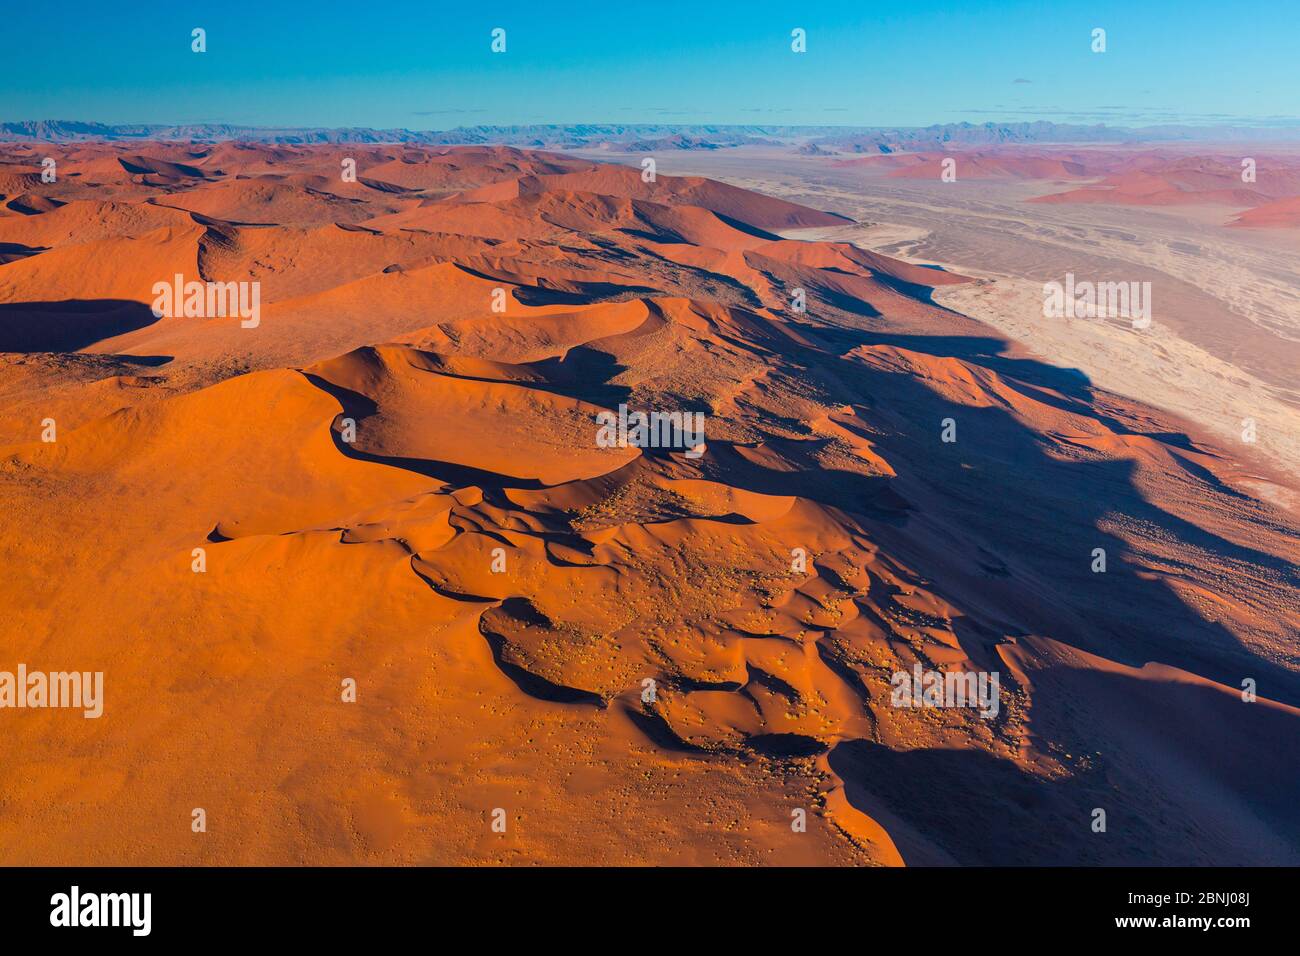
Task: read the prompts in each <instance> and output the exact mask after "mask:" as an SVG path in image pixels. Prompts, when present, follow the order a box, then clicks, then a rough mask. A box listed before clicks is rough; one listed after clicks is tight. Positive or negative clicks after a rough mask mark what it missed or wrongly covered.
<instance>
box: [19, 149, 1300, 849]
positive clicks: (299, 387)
mask: <svg viewBox="0 0 1300 956" xmlns="http://www.w3.org/2000/svg"><path fill="white" fill-rule="evenodd" d="M50 149H51V150H52V151H53V155H55V156H57V158H58V159H59V161H60V163H61V164H62V165H61V169H62V171H63V172H62V173H61V175H60V178H59V180H58V181H57V182H56V183H52V184H44V183H41V182H40V181H39V176H37V177H36V178H35V179H34V180H33V179H32V177H31V169H32V168H33V167H32V165H31V163H32V156H33V155H34V154H33V153H32V151H31V150H30V149H23V148H13V149H10V150H0V160H8V161H9V164H8V166H7V167H6V168H9V169H10V170H11V171H10V172H8V173H5V174H4V175H5V176H7V177H9V178H7V179H3V180H0V184H2V185H3V188H0V192H4V193H5V196H6V199H10V198H13V197H20V198H21V201H20V202H18V203H17V204H16V206H14V207H13V208H8V207H7V208H6V210H5V211H4V213H3V214H0V408H2V409H3V412H2V413H0V496H2V497H3V501H4V507H3V508H0V539H2V540H3V541H4V542H5V543H6V548H5V552H4V558H3V569H4V572H5V573H4V574H3V575H0V602H3V606H4V607H5V608H6V612H7V613H6V615H5V617H4V623H3V624H2V625H0V670H12V669H13V668H15V667H16V666H17V665H18V664H19V663H24V664H27V665H28V666H30V667H32V668H41V669H47V670H59V669H76V670H83V671H85V670H88V671H92V672H94V671H102V672H103V674H104V682H105V700H104V711H103V715H102V717H99V718H95V719H86V718H84V717H83V716H82V715H81V714H80V713H79V712H77V713H74V712H69V711H66V710H60V709H28V708H25V709H22V710H18V709H9V708H0V727H2V728H3V733H0V762H3V765H4V766H5V767H6V772H5V774H3V776H0V804H2V805H3V806H4V808H5V812H4V813H3V814H0V859H3V860H4V861H6V862H8V863H16V864H62V863H88V864H145V863H158V864H168V863H175V864H288V865H293V864H304V863H312V864H331V865H332V864H356V863H363V864H377V863H394V864H417V863H438V864H575V863H576V864H597V863H599V864H727V865H767V864H787V865H816V864H877V865H912V864H954V863H957V864H1059V865H1078V864H1142V865H1151V864H1156V865H1161V864H1204V863H1231V864H1261V863H1268V864H1285V865H1295V864H1296V862H1297V861H1298V860H1300V816H1297V814H1296V813H1295V810H1294V808H1293V807H1292V806H1291V805H1290V802H1289V800H1288V793H1289V791H1288V784H1289V783H1290V782H1291V781H1293V780H1294V778H1295V773H1296V770H1297V768H1296V767H1295V761H1294V759H1293V758H1292V757H1291V756H1289V755H1288V754H1286V753H1281V751H1279V749H1278V746H1277V741H1280V740H1286V739H1287V737H1288V735H1293V734H1295V733H1296V732H1297V730H1298V729H1300V667H1298V666H1297V663H1296V661H1297V658H1296V654H1295V643H1296V639H1297V637H1298V636H1300V602H1297V600H1296V594H1297V593H1300V591H1298V590H1297V584H1300V566H1298V564H1297V561H1298V559H1300V546H1298V545H1297V542H1298V541H1300V517H1298V516H1297V515H1296V514H1295V513H1294V512H1291V511H1285V510H1282V509H1281V508H1280V507H1278V506H1275V505H1272V504H1269V503H1267V502H1264V501H1261V500H1259V499H1257V498H1256V497H1255V496H1254V495H1253V494H1252V492H1251V490H1250V489H1251V488H1254V487H1257V486H1258V483H1259V482H1260V481H1263V480H1272V481H1275V482H1276V483H1278V484H1279V485H1285V484H1286V482H1287V479H1286V478H1284V477H1282V476H1277V475H1271V474H1264V473H1262V472H1261V471H1260V470H1259V467H1258V466H1257V465H1256V464H1255V463H1253V462H1245V461H1238V460H1237V459H1236V458H1235V457H1234V453H1233V452H1232V451H1230V450H1227V449H1223V448H1219V447H1216V446H1215V445H1213V444H1212V443H1210V442H1208V441H1207V440H1206V439H1205V438H1204V436H1202V435H1200V434H1198V433H1197V432H1196V431H1195V429H1191V428H1190V427H1189V426H1188V425H1187V424H1186V423H1185V422H1182V421H1179V420H1178V419H1176V418H1174V417H1173V416H1170V415H1167V414H1165V413H1163V412H1159V411H1156V410H1154V409H1152V408H1149V407H1146V406H1144V405H1141V404H1139V403H1137V402H1134V401H1131V400H1128V399H1125V398H1122V397H1120V396H1117V395H1113V394H1109V393H1106V392H1104V391H1102V390H1100V389H1098V388H1096V387H1094V386H1093V385H1091V384H1090V383H1089V382H1088V381H1087V380H1086V379H1084V378H1083V377H1082V376H1081V375H1080V374H1078V373H1076V372H1074V371H1073V370H1070V369H1062V368H1057V367H1054V366H1052V365H1050V364H1047V363H1045V362H1043V361H1042V360H1040V358H1038V357H1036V356H1034V355H1032V354H1029V353H1027V352H1026V351H1025V350H1024V349H1022V348H1021V347H1020V346H1017V345H1016V344H1014V343H1011V342H1008V341H1005V340H1003V339H1001V338H999V337H997V336H996V335H994V334H992V333H991V332H990V331H989V329H988V328H986V327H985V326H982V325H980V324H979V323H977V322H975V321H973V320H970V319H967V318H965V317H963V316H961V315H959V314H957V313H954V312H951V311H948V310H945V309H942V308H940V307H938V306H936V305H935V304H933V302H932V301H931V292H932V290H933V289H934V288H935V287H938V286H941V285H950V284H953V283H962V282H965V281H967V280H966V279H965V278H964V277H962V276H957V275H953V274H951V273H948V272H944V271H942V270H938V269H930V268H925V267H922V266H918V265H913V264H908V263H904V262H900V261H897V260H894V259H892V258H890V257H888V256H884V255H880V254H876V253H870V252H865V251H863V250H861V249H858V248H856V247H855V246H852V245H848V244H845V243H838V242H800V241H793V240H784V239H778V238H776V233H777V232H778V231H780V230H784V229H788V228H796V227H807V226H834V225H837V224H841V223H843V222H844V220H843V219H842V218H841V217H838V216H835V215H832V214H829V213H823V212H819V211H817V210H814V209H810V208H806V207H803V206H799V205H796V204H793V203H790V202H785V201H780V200H775V199H771V198H768V197H764V196H760V195H757V194H755V193H752V192H748V191H745V190H741V189H738V188H735V187H731V186H725V185H722V184H720V183H715V182H711V181H709V180H704V179H698V178H692V177H686V178H678V177H674V176H671V175H666V174H664V171H662V170H661V171H660V174H659V175H657V176H656V177H655V179H654V181H649V182H648V181H646V180H644V179H642V177H641V172H640V170H639V169H627V168H623V167H616V166H605V165H601V164H595V163H592V162H590V161H588V160H582V159H575V158H572V157H565V156H559V155H552V154H546V153H540V152H533V151H527V150H517V149H508V148H503V147H473V148H458V149H420V148H415V147H406V146H355V147H354V146H320V147H314V146H259V145H255V144H246V143H223V144H218V145H203V144H182V143H176V144H153V143H150V144H141V143H132V144H129V146H113V145H105V144H94V143H85V144H71V145H66V146H58V147H55V146H51V147H50ZM1086 153H1087V151H1085V150H1078V151H1071V152H1070V153H1068V154H1062V155H1060V156H1057V157H1055V158H1051V157H1046V158H1044V159H1043V161H1042V162H1041V163H1040V162H1038V161H1037V160H1035V161H1033V162H1027V163H1026V164H1024V165H1023V166H1020V167H1015V168H1013V167H1012V166H1010V165H1007V164H1005V163H1003V161H1002V159H1001V158H1000V154H998V153H997V152H996V151H989V155H988V157H987V158H986V159H984V160H981V163H982V165H977V166H975V167H974V169H972V170H968V172H971V173H972V174H973V173H974V172H978V171H980V170H981V169H982V170H983V171H984V172H985V173H987V174H988V175H998V176H1014V177H1018V178H1040V177H1043V176H1049V177H1051V178H1067V177H1075V176H1076V174H1077V171H1076V169H1075V168H1074V167H1075V165H1077V164H1081V165H1082V166H1083V167H1084V168H1085V169H1086V170H1087V172H1088V175H1089V176H1090V177H1091V176H1094V175H1095V176H1097V177H1098V178H1101V177H1103V176H1124V177H1128V178H1126V179H1124V180H1123V182H1125V183H1130V184H1136V185H1135V186H1134V188H1133V189H1131V190H1130V194H1131V195H1133V196H1160V195H1161V194H1162V190H1163V189H1164V188H1165V186H1164V185H1163V184H1166V183H1169V182H1174V180H1173V179H1170V178H1167V177H1166V173H1167V172H1168V169H1166V170H1165V172H1160V171H1159V170H1160V169H1161V168H1162V167H1161V164H1162V163H1168V162H1170V161H1171V160H1170V159H1169V157H1164V156H1157V155H1138V156H1132V157H1128V158H1127V159H1126V160H1125V162H1129V163H1131V164H1132V169H1130V170H1129V171H1127V172H1125V171H1117V170H1115V169H1106V170H1104V171H1098V170H1096V169H1092V168H1090V167H1088V162H1089V161H1092V160H1090V159H1089V158H1088V157H1087V156H1086V155H1085V154H1086ZM1045 156H1046V154H1045ZM349 158H351V159H355V160H356V166H357V173H358V178H357V181H356V182H352V181H351V180H350V179H345V178H344V177H343V176H342V169H343V161H344V160H346V159H349ZM932 160H933V157H929V158H926V159H924V160H922V161H921V162H919V163H915V164H912V165H908V163H911V161H910V160H908V161H906V162H905V161H904V160H903V159H902V158H901V157H900V158H899V159H897V160H894V159H889V161H888V162H882V164H881V165H884V166H886V167H888V166H891V165H892V164H894V163H897V164H898V165H897V167H896V168H897V169H899V170H904V171H908V172H909V173H910V172H911V171H916V174H917V175H921V174H922V173H923V172H925V171H926V170H927V169H928V166H927V165H926V164H928V163H930V162H932ZM1153 169H1154V170H1156V171H1152V170H1153ZM1135 170H1136V171H1135ZM1216 170H1217V167H1215V168H1210V167H1205V168H1201V167H1194V166H1193V167H1187V168H1185V169H1184V171H1183V173H1180V174H1179V175H1181V176H1183V177H1184V178H1182V179H1178V180H1177V183H1179V184H1181V185H1179V186H1177V187H1176V188H1179V189H1183V188H1186V189H1189V190H1193V191H1195V190H1200V193H1198V194H1199V195H1204V191H1205V190H1214V189H1217V188H1219V187H1218V185H1217V182H1218V180H1217V179H1216V178H1215V177H1216V176H1218V175H1219V173H1218V172H1216ZM925 174H927V175H928V172H925ZM959 175H961V172H960V167H959ZM1169 175H1170V176H1172V173H1170V174H1169ZM1143 177H1145V178H1143ZM1162 177H1166V178H1162ZM1148 186H1150V189H1149V190H1148V189H1147V187H1148ZM1139 187H1140V188H1139ZM1144 190H1145V191H1144ZM1085 191H1089V192H1094V193H1097V194H1105V195H1114V193H1115V190H1114V189H1109V188H1107V189H1094V188H1093V187H1087V188H1086V190H1085ZM1263 208H1267V207H1263ZM1248 215H1249V214H1248ZM1271 216H1272V214H1271V213H1270V214H1269V215H1268V216H1265V215H1264V214H1263V213H1261V214H1260V216H1257V217H1256V219H1259V218H1264V219H1266V220H1268V219H1270V218H1271ZM1247 218H1248V216H1243V217H1242V219H1243V220H1245V219H1247ZM1243 224H1245V223H1244V222H1243ZM176 275H181V276H182V278H183V279H184V280H187V281H194V282H196V283H199V284H200V289H202V288H205V286H204V285H203V284H206V283H223V284H224V283H230V284H232V288H233V287H239V284H241V283H243V284H245V285H244V288H246V289H249V290H251V289H252V288H254V285H253V284H256V285H255V288H256V289H257V290H258V302H259V312H258V315H257V320H256V321H255V322H252V323H248V322H245V321H243V318H244V317H242V316H240V315H235V314H226V315H210V314H208V313H207V312H206V311H204V309H205V308H206V306H202V307H199V308H198V309H197V311H193V312H191V313H189V314H186V313H185V311H184V310H181V311H180V312H175V311H173V312H172V313H168V312H167V311H166V310H165V309H164V310H162V312H163V314H155V312H154V309H153V304H154V291H153V290H154V287H155V284H157V283H159V282H161V283H164V284H166V283H169V282H172V281H173V280H174V278H175V276H176ZM620 412H621V413H623V415H624V419H623V422H622V428H623V430H622V432H621V434H620V432H619V428H618V427H615V426H611V425H609V422H610V421H615V422H617V420H618V417H619V414H620ZM638 413H644V414H645V415H646V416H647V419H646V420H647V422H649V421H650V417H649V416H650V415H652V414H653V415H655V416H656V418H655V422H656V424H655V425H654V427H653V429H651V428H650V426H648V425H647V431H646V433H645V434H641V435H638V433H637V432H636V431H635V429H634V425H633V430H631V431H629V420H630V419H629V418H628V416H633V417H634V416H635V415H637V414H638ZM673 416H675V419H674V418H673ZM697 417H698V420H699V422H700V423H701V425H700V428H701V429H702V433H700V434H694V433H692V432H691V430H690V429H691V427H693V426H692V425H691V423H693V422H695V421H696V419H697ZM674 421H675V423H676V425H674ZM677 426H680V427H677ZM608 428H612V429H613V431H612V433H611V432H610V431H606V430H604V429H608ZM611 434H612V435H613V439H612V440H608V439H610V435H611ZM945 436H948V437H945ZM1099 555H1100V557H1099ZM1098 561H1104V567H1103V568H1101V569H1099V568H1098ZM918 672H920V673H930V674H932V673H935V672H941V673H942V674H946V675H950V676H951V677H954V678H955V677H956V676H958V675H967V674H969V675H970V677H971V680H972V681H975V682H976V683H975V684H974V685H972V686H979V684H978V681H979V679H980V678H981V676H982V679H984V681H985V685H984V686H985V687H986V689H987V687H988V683H987V682H988V681H989V680H990V679H991V678H992V677H994V676H996V678H997V681H998V684H997V687H996V688H995V691H994V694H993V697H992V698H988V699H986V700H985V701H984V704H982V705H980V706H970V704H971V703H976V704H978V703H979V702H978V701H975V702H962V701H942V703H944V704H945V706H928V705H927V706H920V705H922V704H925V701H924V699H922V700H920V701H918V702H917V703H918V706H908V701H905V700H904V701H900V700H899V699H898V695H897V693H896V690H897V686H898V679H899V678H900V677H906V678H908V679H909V680H910V676H909V675H912V674H914V673H918ZM963 679H964V678H963ZM1243 686H1245V687H1253V688H1254V690H1255V691H1256V695H1257V697H1252V696H1251V695H1249V694H1247V695H1244V696H1243V691H1242V689H1243ZM353 690H355V696H354V697H353V696H352V691H353ZM932 703H933V702H932ZM994 704H995V705H996V706H985V705H994ZM1282 750H1285V748H1282ZM1279 753H1281V756H1279ZM70 808H71V809H73V810H75V812H70ZM196 808H202V809H203V810H204V811H205V813H206V820H207V827H206V830H205V831H203V832H196V831H195V830H194V829H193V828H192V827H191V821H192V819H193V817H192V814H193V811H194V810H195V809H196ZM1096 808H1103V809H1105V810H1106V813H1107V818H1108V820H1109V826H1108V829H1107V831H1106V833H1105V834H1098V833H1095V832H1094V831H1093V829H1092V827H1091V823H1092V820H1093V813H1094V810H1095V809H1096ZM498 810H499V811H501V814H500V815H503V818H504V819H505V821H506V823H507V826H506V829H505V832H500V831H499V829H494V828H493V826H492V823H493V820H494V814H495V812H496V811H498ZM801 819H806V823H807V826H806V828H801V827H799V826H792V822H794V821H797V820H801ZM647 834H650V835H651V837H652V838H647ZM1189 834H1191V838H1189Z"/></svg>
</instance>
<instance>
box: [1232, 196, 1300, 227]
mask: <svg viewBox="0 0 1300 956" xmlns="http://www.w3.org/2000/svg"><path fill="white" fill-rule="evenodd" d="M1228 225H1230V226H1252V227H1255V228H1260V229H1293V228H1295V227H1296V226H1300V196H1288V197H1287V198H1286V199H1278V200H1276V201H1274V202H1268V203H1264V205H1262V206H1256V207H1255V208H1254V209H1248V210H1246V211H1245V212H1243V213H1242V214H1241V215H1240V216H1238V217H1237V218H1236V219H1234V220H1233V221H1232V222H1230V223H1229V224H1228Z"/></svg>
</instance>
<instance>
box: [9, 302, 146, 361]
mask: <svg viewBox="0 0 1300 956" xmlns="http://www.w3.org/2000/svg"><path fill="white" fill-rule="evenodd" d="M158 318H159V317H158V316H156V315H154V314H153V310H152V309H150V308H149V307H148V306H147V305H144V304H142V303H140V302H133V301H130V300H127V299H65V300H63V301H61V302H9V303H5V304H0V352H75V351H77V350H78V349H84V348H87V347H89V346H91V345H94V344H96V343H97V342H102V341H104V340H105V339H111V338H113V337H115V336H118V335H125V334H126V333H127V332H134V331H136V330H137V329H143V328H146V327H147V326H150V325H153V324H154V323H155V322H157V321H158Z"/></svg>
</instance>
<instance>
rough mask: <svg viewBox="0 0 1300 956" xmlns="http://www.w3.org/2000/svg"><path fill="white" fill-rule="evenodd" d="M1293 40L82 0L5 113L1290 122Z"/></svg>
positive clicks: (877, 13)
mask: <svg viewBox="0 0 1300 956" xmlns="http://www.w3.org/2000/svg"><path fill="white" fill-rule="evenodd" d="M557 11H558V12H557ZM194 27H203V28H204V29H206V30H207V37H208V51H207V52H206V53H203V54H195V53H192V52H191V51H190V31H191V29H192V28H194ZM494 27H502V28H504V29H505V30H506V46H507V49H506V52H505V53H504V54H493V53H492V52H491V50H490V42H491V37H490V33H491V30H492V29H493V28H494ZM795 27H801V28H803V29H804V30H806V31H807V37H808V40H807V46H808V49H807V52H806V53H803V54H795V53H792V52H791V50H790V31H791V30H792V29H793V28H795ZM1094 27H1103V28H1105V29H1106V31H1107V52H1105V53H1104V54H1094V53H1092V52H1091V50H1090V43H1091V36H1090V35H1091V31H1092V29H1093V28H1094ZM1298 51H1300V6H1297V3H1296V0H1290V2H1287V3H1276V4H1274V3H1259V4H1223V3H1210V2H1205V0H1187V2H1182V3H1173V2H1171V3H1165V2H1161V0H1155V2H1149V0H1142V2H1134V0H1130V2H1124V3H1108V2H1089V3H1051V2H1050V0H1039V2H1023V3H1022V2H997V3H992V2H980V0H965V2H947V0H930V2H924V0H923V2H909V3H872V2H854V3H841V2H833V3H817V2H811V3H809V2H801V3H790V2H787V3H774V2H761V0H760V2H751V3H711V2H709V0H695V2H691V3H683V2H671V0H668V2H641V3H639V2H636V0H603V2H599V3H596V2H591V0H568V2H567V3H566V2H565V0H551V2H547V3H539V2H536V0H534V2H529V3H510V2H493V3H486V2H482V0H462V2H460V3H440V2H437V0H425V2H422V3H405V2H394V0H383V2H373V0H372V2H333V0H321V2H313V3H305V2H300V0H285V2H275V0H271V2H265V3H260V4H247V3H241V2H229V3H221V4H197V3H183V2H177V3H169V4H159V5H153V4H147V5H142V6H135V7H131V6H121V5H109V4H103V3H94V4H92V3H83V2H80V0H73V2H70V3H64V4H58V5H55V6H45V5H42V4H39V3H18V4H12V5H10V6H9V9H7V10H6V14H5V30H4V32H3V33H2V34H0V120H20V119H80V120H96V121H100V122H107V123H128V122H157V123H184V122H193V123H207V122H213V123H216V122H225V123H236V124H250V125H259V126H267V125H305V126H374V127H408V128H412V129H443V128H447V127H452V126H458V125H476V124H514V123H583V122H593V123H596V122H614V123H654V122H661V123H759V124H783V125H786V124H789V125H794V124H814V125H925V124H929V123H943V122H956V121H959V120H968V121H971V122H984V121H987V120H1033V119H1049V120H1055V121H1057V122H1085V123H1093V122H1109V123H1112V124H1115V125H1143V124H1147V123H1167V122H1187V123H1196V124H1207V123H1216V124H1217V123H1239V124H1244V125H1300V120H1297V119H1296V118H1297V117H1300V52H1298Z"/></svg>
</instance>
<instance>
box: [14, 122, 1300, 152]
mask: <svg viewBox="0 0 1300 956" xmlns="http://www.w3.org/2000/svg"><path fill="white" fill-rule="evenodd" d="M0 140H3V141H7V142H15V141H17V142H24V141H35V142H68V141H76V140H97V141H98V140H108V141H115V140H120V141H130V140H180V141H198V142H216V141H222V140H246V141H250V142H259V143H283V144H303V143H417V144H421V145H446V146H456V145H469V144H487V143H491V144H504V145H510V146H525V147H538V148H550V149H609V150H611V151H621V152H652V151H658V150H666V149H725V148H728V147H733V146H747V145H793V146H796V147H798V148H799V149H800V150H802V151H804V152H808V153H842V152H848V153H864V152H866V153H874V152H892V151H894V150H896V149H936V148H942V147H945V146H988V145H996V144H1001V143H1126V142H1220V143H1226V142H1242V141H1249V142H1290V141H1300V125H1298V126H1295V127H1267V128H1263V127H1244V126H1144V127H1123V126H1105V125H1102V124H1098V125H1094V126H1078V125H1069V124H1061V123H1050V122H1045V121H1038V122H1033V123H980V124H974V123H945V124H942V125H936V126H924V127H921V126H914V127H854V126H752V125H751V126H726V125H709V124H705V125H694V124H662V125H661V124H621V123H580V124H573V125H531V126H458V127H456V128H454V129H448V130H409V129H370V128H366V127H341V128H323V127H258V126H231V125H225V124H213V123H200V124H185V125H177V126H167V125H158V124H147V123H138V124H122V125H107V124H104V123H87V122H79V121H75V120H25V121H21V122H12V123H0Z"/></svg>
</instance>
